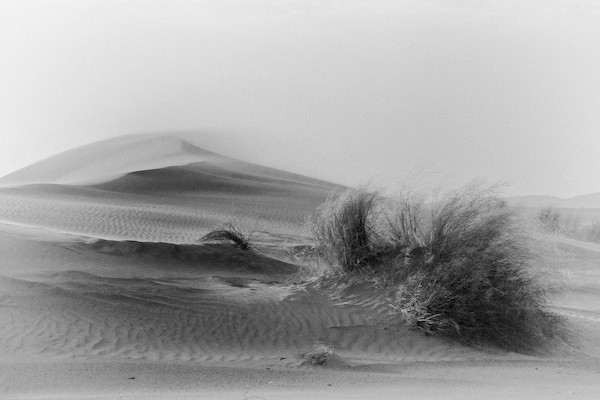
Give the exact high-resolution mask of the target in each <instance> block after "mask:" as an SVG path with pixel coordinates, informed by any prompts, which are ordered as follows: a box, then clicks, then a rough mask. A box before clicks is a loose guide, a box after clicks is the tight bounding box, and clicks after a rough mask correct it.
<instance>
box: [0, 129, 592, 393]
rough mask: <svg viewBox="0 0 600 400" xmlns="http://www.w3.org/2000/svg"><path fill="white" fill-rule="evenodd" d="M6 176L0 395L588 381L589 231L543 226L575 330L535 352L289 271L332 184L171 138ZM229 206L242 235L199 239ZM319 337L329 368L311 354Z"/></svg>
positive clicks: (1, 213)
mask: <svg viewBox="0 0 600 400" xmlns="http://www.w3.org/2000/svg"><path fill="white" fill-rule="evenodd" d="M136 148H137V149H142V150H143V151H141V152H140V153H139V154H137V153H136V154H137V155H136V156H132V155H131V152H133V149H136ZM148 149H149V150H148ZM175 161H177V162H175ZM83 178H85V179H83ZM4 183H10V185H9V186H10V187H6V188H4V189H2V190H0V220H1V221H2V224H0V255H1V256H2V262H1V264H0V322H1V323H0V398H48V397H51V398H83V397H87V398H240V399H242V398H250V396H259V397H260V398H265V399H267V398H273V399H275V398H306V397H311V396H312V397H328V398H365V397H367V396H369V397H373V396H375V397H381V398H415V397H419V398H440V397H445V398H457V399H458V398H461V399H462V398H514V397H515V396H517V395H519V396H520V395H524V394H526V395H527V397H530V398H598V397H599V396H600V385H599V384H600V375H599V374H598V371H600V363H599V362H598V360H599V359H600V351H599V350H598V343H600V269H598V265H599V264H600V247H599V246H596V245H592V244H582V243H581V242H576V241H572V240H563V239H557V238H553V237H552V238H550V237H545V238H543V241H544V243H545V246H544V248H545V249H546V252H547V253H548V254H547V255H549V256H550V257H549V259H551V260H552V262H551V263H550V264H551V265H552V267H553V269H554V271H553V272H552V273H553V274H555V275H557V276H561V277H563V278H564V279H563V281H564V284H563V285H562V286H561V287H560V290H559V291H558V292H557V293H556V294H555V298H554V304H555V309H556V310H557V311H558V312H560V313H562V314H563V315H567V316H568V318H569V319H570V321H571V323H572V325H573V326H574V328H575V330H576V331H577V334H578V338H579V339H578V342H577V344H576V345H574V346H572V347H565V348H560V349H557V351H556V353H554V354H552V355H548V356H543V357H534V356H525V355H519V354H512V353H509V354H507V353H502V352H497V351H496V352H491V351H482V350H477V349H473V348H469V347H465V346H463V345H460V344H457V343H456V342H453V341H449V340H445V339H442V338H433V337H425V336H423V335H422V334H420V333H418V332H413V331H409V330H407V329H406V328H405V327H403V326H402V325H401V324H399V323H398V322H396V320H394V319H393V318H390V316H389V309H388V308H387V307H385V306H384V305H382V304H383V303H382V302H380V301H379V300H380V299H378V297H377V295H376V293H375V292H374V291H373V290H371V289H370V288H364V290H358V291H357V292H356V293H353V294H352V295H351V296H348V297H347V298H344V299H339V298H336V297H334V296H331V295H330V293H329V291H328V288H326V287H323V288H320V289H319V288H315V287H313V286H310V285H309V286H298V285H296V284H294V282H295V280H294V279H293V278H294V276H295V274H296V273H297V271H298V268H299V267H298V265H296V262H297V260H298V259H297V258H296V257H294V254H295V253H296V252H297V250H299V249H301V248H302V246H301V245H303V244H305V243H306V242H307V232H306V227H305V225H304V222H305V220H306V218H307V217H308V216H309V215H310V214H311V213H312V212H313V211H314V209H315V207H316V206H317V205H318V204H319V203H320V202H322V201H323V200H324V199H325V198H326V196H327V195H328V194H329V193H330V192H331V191H332V190H334V189H335V188H336V187H335V185H333V184H328V183H326V182H321V181H318V180H314V179H311V178H306V177H301V176H297V175H294V174H289V173H285V172H282V171H278V170H274V169H270V168H265V167H260V166H256V165H251V164H247V163H243V162H239V161H236V160H232V159H228V158H226V157H222V156H218V155H216V154H213V153H209V152H206V151H204V150H201V149H199V148H197V147H194V146H192V145H190V144H188V143H186V142H184V141H181V140H180V139H178V138H174V137H168V138H152V139H146V138H143V137H127V138H125V139H118V140H115V141H112V142H105V143H101V144H100V145H97V146H95V145H91V146H88V147H86V148H84V149H80V150H79V151H72V152H69V153H67V154H66V155H63V156H57V157H54V158H52V159H50V160H49V161H45V162H42V163H39V164H38V165H35V166H32V167H30V168H27V169H25V170H23V171H21V172H17V173H15V174H12V176H9V177H7V178H6V179H5V180H4ZM230 222H232V223H235V224H237V225H239V226H240V227H241V228H242V230H243V231H245V232H252V231H253V232H254V233H253V238H254V242H255V243H256V244H255V246H256V249H255V250H254V251H251V252H245V251H242V250H240V249H236V248H234V247H233V246H231V245H228V244H215V243H207V244H198V243H197V240H198V238H199V237H201V236H202V235H203V234H204V233H206V232H207V231H208V230H209V229H210V228H212V227H214V226H216V225H219V224H225V223H230ZM315 345H326V346H330V347H331V348H333V349H334V351H335V354H336V355H335V356H334V357H333V359H332V361H331V363H330V365H329V366H327V367H321V366H314V365H311V364H310V362H309V361H308V360H309V358H308V357H307V356H306V354H307V353H308V352H310V351H311V350H312V349H313V347H314V346H315ZM119 396H120V397H119ZM255 398H256V397H255Z"/></svg>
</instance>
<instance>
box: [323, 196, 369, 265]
mask: <svg viewBox="0 0 600 400" xmlns="http://www.w3.org/2000/svg"><path fill="white" fill-rule="evenodd" d="M377 198H378V195H377V193H375V192H369V191H366V190H349V191H347V192H346V193H345V194H343V195H341V196H340V197H338V198H337V199H333V198H329V199H328V200H327V201H326V202H325V203H324V204H323V205H321V206H320V208H319V210H318V216H317V222H316V223H315V224H314V226H313V235H314V237H315V238H316V241H317V243H318V244H319V246H318V248H319V250H320V251H321V253H322V254H324V255H325V257H326V258H327V259H328V260H329V261H330V262H331V263H335V264H337V265H338V266H339V267H340V268H341V269H342V270H344V271H356V270H361V269H363V268H365V267H367V266H369V265H371V264H373V261H374V257H375V254H376V249H375V248H374V245H375V243H376V238H375V237H374V235H375V232H374V226H373V217H374V215H373V214H374V206H375V203H376V200H377Z"/></svg>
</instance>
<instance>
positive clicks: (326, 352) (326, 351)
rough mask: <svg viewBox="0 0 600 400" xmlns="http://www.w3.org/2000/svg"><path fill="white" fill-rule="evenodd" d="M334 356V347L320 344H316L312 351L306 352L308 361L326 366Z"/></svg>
mask: <svg viewBox="0 0 600 400" xmlns="http://www.w3.org/2000/svg"><path fill="white" fill-rule="evenodd" d="M333 356H334V352H333V347H331V346H328V345H325V344H318V345H315V346H314V347H313V349H312V351H310V352H308V353H306V354H305V355H304V357H305V358H306V359H307V360H308V362H309V363H310V364H312V365H320V366H323V367H324V366H326V365H327V364H329V362H330V361H331V360H332V358H333Z"/></svg>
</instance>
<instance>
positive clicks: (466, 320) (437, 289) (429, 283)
mask: <svg viewBox="0 0 600 400" xmlns="http://www.w3.org/2000/svg"><path fill="white" fill-rule="evenodd" d="M377 201H378V197H376V196H374V195H371V194H368V192H365V191H360V190H358V191H350V192H349V193H346V194H345V195H344V196H341V197H339V198H338V199H336V200H330V201H329V202H328V203H327V204H326V206H325V208H324V209H323V208H322V209H321V213H320V215H319V219H318V220H317V221H318V222H317V228H316V229H315V232H317V235H315V239H316V242H317V244H318V246H319V247H320V248H323V249H325V250H326V253H328V254H332V255H334V256H335V257H334V261H336V262H337V263H339V265H340V266H341V267H342V268H341V270H342V271H344V272H346V273H349V272H353V271H356V270H357V269H360V270H361V271H371V272H372V273H373V274H379V275H382V277H383V279H381V280H383V281H385V282H387V283H386V290H388V291H389V293H388V297H389V300H390V306H391V307H392V308H393V309H394V310H395V311H396V312H397V315H399V316H400V318H401V319H403V320H404V321H405V322H406V323H407V324H408V326H409V327H411V328H414V329H419V330H422V331H423V332H425V333H427V334H444V335H447V336H453V337H455V338H458V339H459V340H461V341H463V342H465V343H468V344H470V345H474V346H483V345H492V346H496V347H500V348H503V349H507V350H515V351H521V352H532V351H536V350H539V349H541V348H543V347H546V346H547V345H548V344H549V343H552V342H553V341H554V340H556V339H562V338H565V337H566V336H567V333H566V332H567V329H566V328H565V322H564V320H563V319H562V318H561V317H559V316H557V315H555V314H553V313H552V312H550V311H549V308H548V301H547V298H546V293H547V287H546V286H545V284H544V283H543V281H542V280H541V278H540V274H538V273H536V268H537V265H536V257H535V255H534V253H533V251H532V250H531V248H530V246H529V242H528V240H527V236H526V235H525V233H524V231H523V230H522V229H521V228H520V226H519V223H518V219H517V218H516V216H515V214H514V213H513V212H512V211H510V210H509V209H508V208H507V207H506V206H505V204H504V203H503V202H502V201H501V200H500V199H498V197H497V196H495V193H494V191H493V189H490V188H484V187H482V186H477V185H470V186H468V187H466V188H464V189H463V190H461V191H457V192H453V193H450V194H448V195H447V196H445V197H443V198H441V199H440V200H438V201H434V202H432V203H427V202H425V201H423V199H422V198H420V197H418V196H409V195H403V196H400V197H399V198H398V199H396V200H395V201H393V202H392V205H391V206H389V205H388V206H386V207H383V206H380V205H378V204H376V203H377ZM376 209H377V210H379V211H378V212H375V211H374V210H376ZM323 210H326V211H327V212H325V213H324V212H323ZM359 238H360V240H359Z"/></svg>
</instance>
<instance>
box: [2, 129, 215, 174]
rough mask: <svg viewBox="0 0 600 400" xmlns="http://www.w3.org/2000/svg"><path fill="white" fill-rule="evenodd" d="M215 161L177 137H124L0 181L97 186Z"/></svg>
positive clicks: (49, 160) (83, 148)
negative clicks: (158, 170)
mask: <svg viewBox="0 0 600 400" xmlns="http://www.w3.org/2000/svg"><path fill="white" fill-rule="evenodd" d="M215 157H217V155H216V154H214V153H211V152H209V151H206V150H202V149H200V148H199V147H196V146H193V145H191V144H190V143H187V142H185V141H183V140H182V139H180V138H179V137H177V136H175V135H171V136H168V135H165V136H159V135H129V136H121V137H117V138H113V139H108V140H104V141H101V142H96V143H92V144H88V145H85V146H81V147H78V148H75V149H72V150H69V151H66V152H64V153H60V154H58V155H55V156H52V157H49V158H47V159H45V160H42V161H39V162H37V163H35V164H32V165H30V166H28V167H25V168H22V169H20V170H18V171H15V172H13V173H11V174H8V175H7V176H5V177H3V178H1V179H0V184H2V185H24V184H36V183H53V184H67V185H84V184H94V183H100V182H106V181H109V180H111V179H115V178H117V177H119V176H122V175H124V174H127V173H130V172H133V171H140V170H146V169H155V168H161V167H167V166H173V165H184V164H188V163H192V162H203V161H207V160H211V159H213V158H215Z"/></svg>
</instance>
